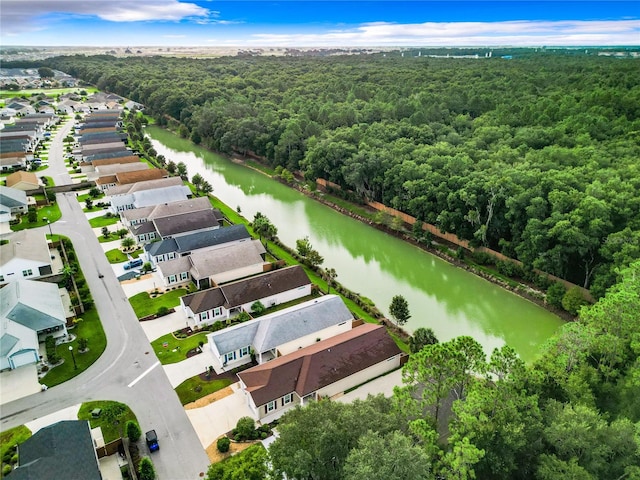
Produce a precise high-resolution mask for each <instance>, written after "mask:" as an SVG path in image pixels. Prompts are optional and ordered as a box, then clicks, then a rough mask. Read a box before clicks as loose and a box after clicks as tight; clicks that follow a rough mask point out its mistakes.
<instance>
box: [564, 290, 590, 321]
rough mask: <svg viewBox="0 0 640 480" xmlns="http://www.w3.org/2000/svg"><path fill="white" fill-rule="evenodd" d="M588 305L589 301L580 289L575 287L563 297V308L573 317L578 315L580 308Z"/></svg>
mask: <svg viewBox="0 0 640 480" xmlns="http://www.w3.org/2000/svg"><path fill="white" fill-rule="evenodd" d="M586 304H587V301H586V300H585V298H584V296H583V295H582V292H581V291H580V288H578V287H573V288H572V289H570V290H569V291H568V292H567V293H565V294H564V296H563V297H562V308H564V309H565V310H566V311H567V312H569V313H570V314H571V315H577V314H578V312H579V311H580V308H582V306H583V305H586Z"/></svg>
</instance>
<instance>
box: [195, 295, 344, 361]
mask: <svg viewBox="0 0 640 480" xmlns="http://www.w3.org/2000/svg"><path fill="white" fill-rule="evenodd" d="M352 323H353V315H352V314H351V312H350V311H349V309H348V308H347V306H346V305H345V304H344V302H343V301H342V299H341V298H340V297H339V296H337V295H325V296H323V297H320V298H318V299H315V300H309V301H308V302H303V303H300V304H298V305H294V306H292V307H289V308H285V309H283V310H280V311H277V312H274V313H271V314H269V315H264V316H262V317H259V318H256V319H255V320H249V321H248V322H243V323H241V324H239V325H234V326H232V327H229V328H225V329H223V330H218V331H217V332H213V333H210V334H208V335H207V339H208V342H209V348H210V349H211V351H212V352H213V356H214V359H215V360H214V364H213V367H214V369H216V371H217V370H225V369H230V368H234V367H238V366H240V365H244V364H246V363H249V362H250V361H251V353H253V354H254V355H255V357H256V360H257V362H258V363H260V364H261V363H264V362H267V361H272V360H273V359H274V358H278V357H280V356H282V355H287V354H289V353H292V352H295V351H297V350H299V349H301V348H305V347H308V346H309V345H313V344H314V343H316V342H319V341H320V340H322V339H325V338H329V337H334V336H335V335H338V334H340V333H343V332H346V331H348V330H351V327H352Z"/></svg>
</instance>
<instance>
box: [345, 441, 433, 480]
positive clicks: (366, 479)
mask: <svg viewBox="0 0 640 480" xmlns="http://www.w3.org/2000/svg"><path fill="white" fill-rule="evenodd" d="M344 478H345V479H348V480H394V479H395V480H407V479H418V478H419V479H423V480H429V479H432V478H434V476H433V474H432V471H431V459H430V458H429V457H428V455H427V454H426V453H425V451H424V450H423V449H422V448H420V447H419V446H417V445H414V444H413V442H412V441H411V439H410V438H409V437H407V436H405V435H403V434H402V433H400V432H397V431H396V432H392V433H389V434H387V435H385V436H384V437H383V436H381V435H380V434H378V433H376V432H368V433H366V434H364V435H363V436H361V437H360V439H359V441H358V445H357V447H355V448H354V449H352V450H351V451H350V452H349V456H348V457H347V459H346V461H345V465H344Z"/></svg>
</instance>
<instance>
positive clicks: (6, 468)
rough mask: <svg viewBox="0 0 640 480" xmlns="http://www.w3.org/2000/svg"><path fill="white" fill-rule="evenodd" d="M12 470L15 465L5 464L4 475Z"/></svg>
mask: <svg viewBox="0 0 640 480" xmlns="http://www.w3.org/2000/svg"><path fill="white" fill-rule="evenodd" d="M12 470H13V467H12V466H11V465H5V466H4V467H2V476H3V477H6V476H7V475H9V474H10V473H11V471H12Z"/></svg>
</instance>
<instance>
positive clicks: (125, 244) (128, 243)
mask: <svg viewBox="0 0 640 480" xmlns="http://www.w3.org/2000/svg"><path fill="white" fill-rule="evenodd" d="M120 245H121V246H122V248H123V249H125V250H130V249H132V248H133V247H134V246H135V245H136V241H135V240H134V239H133V237H125V238H123V239H122V241H121V242H120Z"/></svg>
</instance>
